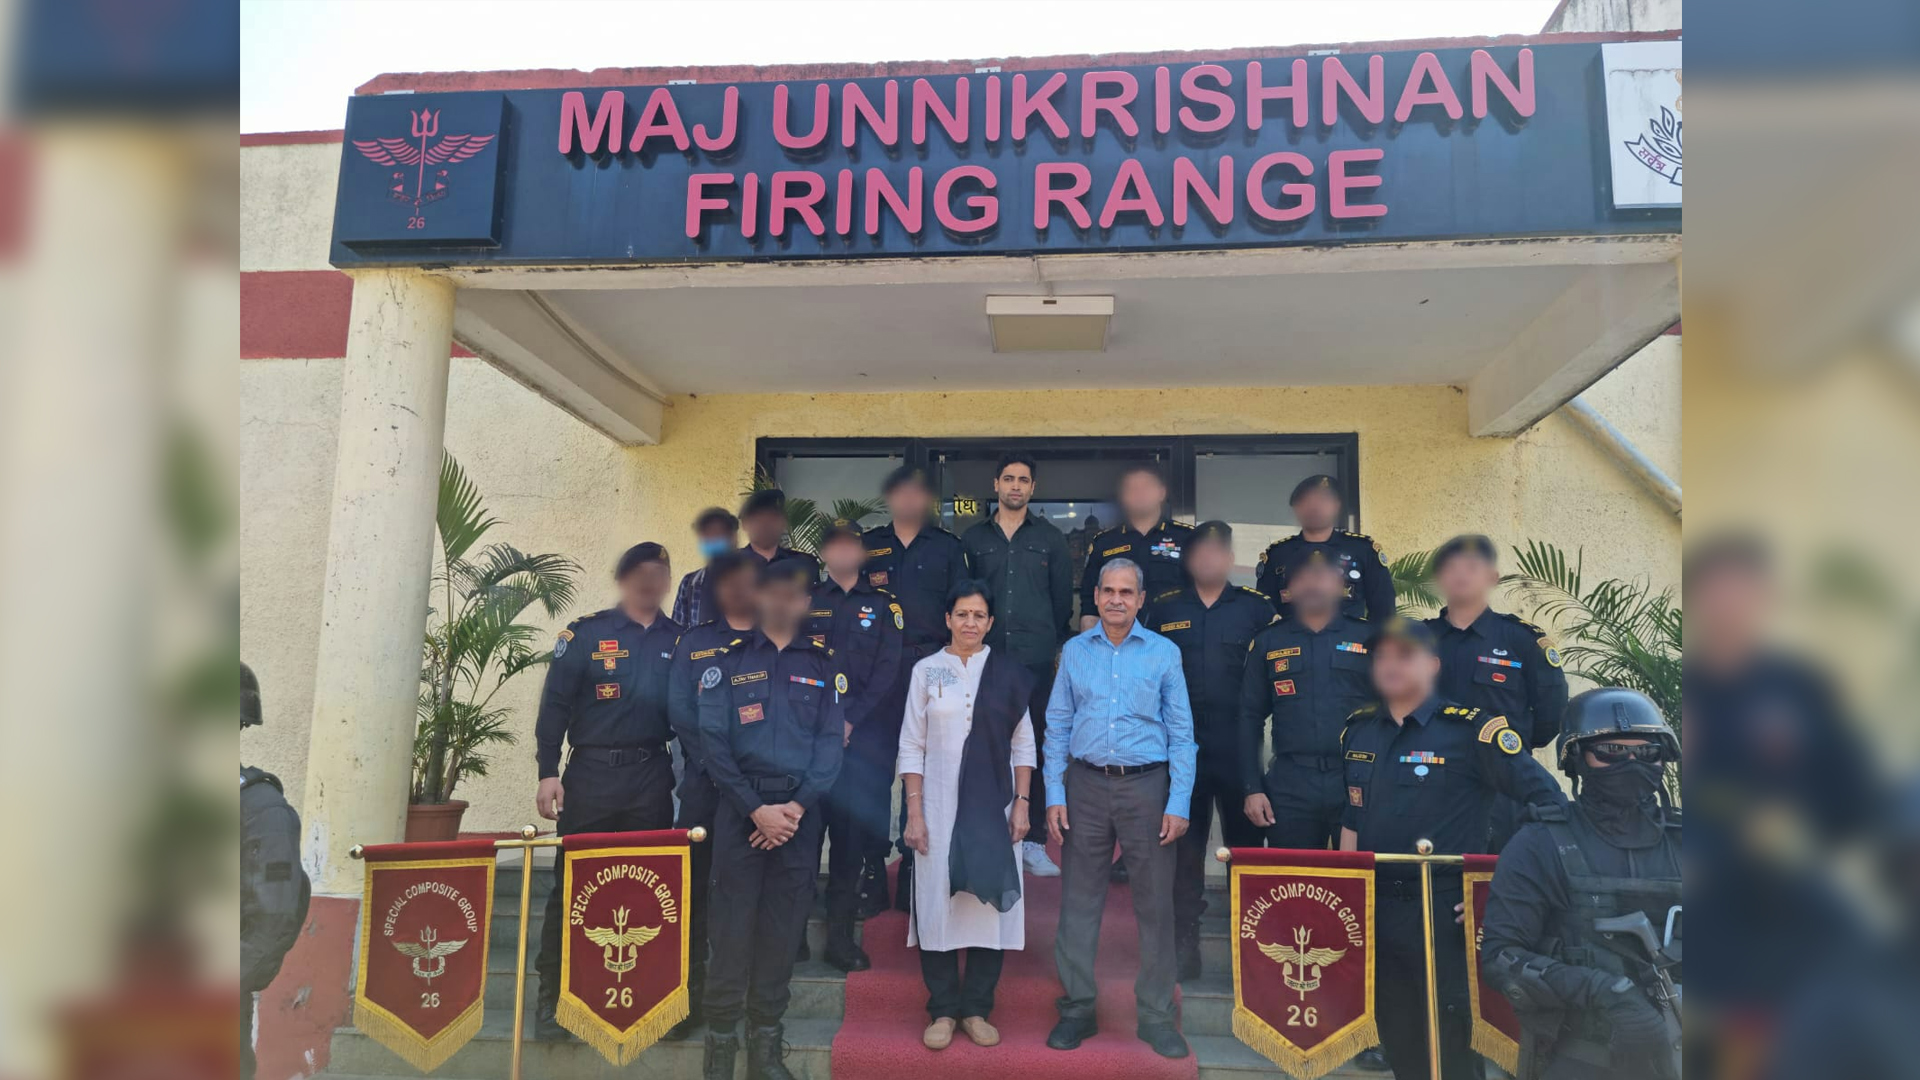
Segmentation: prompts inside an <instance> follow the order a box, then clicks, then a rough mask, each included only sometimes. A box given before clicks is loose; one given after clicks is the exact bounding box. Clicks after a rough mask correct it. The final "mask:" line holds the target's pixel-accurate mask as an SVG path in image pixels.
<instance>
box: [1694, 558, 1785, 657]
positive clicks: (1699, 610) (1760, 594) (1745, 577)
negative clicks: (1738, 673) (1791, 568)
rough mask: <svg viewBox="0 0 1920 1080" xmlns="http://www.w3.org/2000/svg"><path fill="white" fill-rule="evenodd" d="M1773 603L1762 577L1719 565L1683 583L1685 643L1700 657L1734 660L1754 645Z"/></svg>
mask: <svg viewBox="0 0 1920 1080" xmlns="http://www.w3.org/2000/svg"><path fill="white" fill-rule="evenodd" d="M1772 603H1773V589H1772V587H1771V586H1770V584H1769V583H1768V581H1767V579H1766V576H1765V575H1764V574H1763V573H1761V572H1760V571H1758V570H1754V569H1750V568H1748V567H1744V566H1723V567H1720V568H1718V569H1715V570H1713V571H1711V572H1709V573H1707V574H1703V575H1695V576H1694V577H1693V578H1691V579H1689V580H1688V581H1687V583H1686V610H1687V645H1688V646H1689V647H1696V646H1697V647H1698V648H1699V650H1700V653H1701V657H1702V659H1708V660H1717V659H1723V658H1724V659H1726V660H1728V661H1737V660H1739V659H1741V658H1743V657H1745V656H1747V655H1749V654H1750V653H1751V652H1752V651H1753V650H1754V649H1755V648H1757V647H1758V645H1759V642H1760V637H1761V631H1762V629H1763V628H1764V627H1765V625H1766V618H1767V613H1768V611H1769V609H1770V608H1771V606H1772Z"/></svg>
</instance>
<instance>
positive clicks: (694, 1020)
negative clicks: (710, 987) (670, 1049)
mask: <svg viewBox="0 0 1920 1080" xmlns="http://www.w3.org/2000/svg"><path fill="white" fill-rule="evenodd" d="M706 988H707V973H706V972H704V971H702V970H701V969H699V968H694V969H693V970H691V971H689V972H687V1001H688V1002H690V1004H689V1006H688V1008H687V1016H686V1019H684V1020H682V1021H680V1022H679V1023H677V1024H675V1025H673V1026H672V1027H670V1028H668V1029H667V1033H666V1034H665V1035H663V1036H661V1037H662V1038H664V1039H666V1040H668V1041H669V1042H682V1041H684V1040H685V1039H686V1038H687V1036H689V1035H692V1034H693V1029H694V1028H697V1027H699V1026H700V1025H701V1024H704V1023H706V1010H705V1009H703V1008H701V1005H702V1002H703V1000H704V999H705V997H706Z"/></svg>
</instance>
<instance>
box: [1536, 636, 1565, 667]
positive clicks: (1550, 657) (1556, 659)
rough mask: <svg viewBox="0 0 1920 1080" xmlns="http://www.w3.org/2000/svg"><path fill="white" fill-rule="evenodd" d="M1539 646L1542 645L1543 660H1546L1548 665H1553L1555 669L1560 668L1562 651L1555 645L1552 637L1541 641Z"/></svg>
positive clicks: (1541, 654)
mask: <svg viewBox="0 0 1920 1080" xmlns="http://www.w3.org/2000/svg"><path fill="white" fill-rule="evenodd" d="M1538 644H1539V645H1540V656H1541V657H1542V658H1543V659H1545V660H1546V662H1547V663H1549V664H1551V665H1553V666H1554V667H1559V666H1560V650H1559V648H1557V647H1556V646H1555V645H1554V644H1553V639H1552V638H1550V637H1543V638H1541V639H1540V641H1539V643H1538Z"/></svg>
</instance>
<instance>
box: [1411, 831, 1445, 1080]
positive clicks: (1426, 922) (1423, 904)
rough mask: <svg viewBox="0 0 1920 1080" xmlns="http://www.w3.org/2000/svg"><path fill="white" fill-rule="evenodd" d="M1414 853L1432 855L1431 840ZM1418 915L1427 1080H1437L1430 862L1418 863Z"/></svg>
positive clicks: (1437, 1021)
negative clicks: (1424, 953) (1423, 939)
mask: <svg viewBox="0 0 1920 1080" xmlns="http://www.w3.org/2000/svg"><path fill="white" fill-rule="evenodd" d="M1413 850H1415V851H1417V852H1419V853H1420V854H1421V855H1432V854H1433V841H1431V840H1417V841H1415V842H1414V845H1413ZM1420 912H1421V916H1422V917H1421V919H1420V928H1421V930H1422V931H1424V932H1425V936H1426V947H1427V1076H1428V1080H1440V979H1439V974H1438V973H1437V972H1436V971H1435V967H1436V965H1435V962H1434V955H1433V861H1432V860H1430V859H1422V860H1421V862H1420Z"/></svg>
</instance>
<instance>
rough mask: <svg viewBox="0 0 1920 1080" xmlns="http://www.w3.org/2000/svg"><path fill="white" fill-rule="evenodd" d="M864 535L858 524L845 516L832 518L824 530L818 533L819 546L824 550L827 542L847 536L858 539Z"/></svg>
mask: <svg viewBox="0 0 1920 1080" xmlns="http://www.w3.org/2000/svg"><path fill="white" fill-rule="evenodd" d="M865 535H866V534H865V533H863V532H861V531H860V526H859V525H858V524H857V523H855V522H852V521H848V520H847V519H846V518H834V519H833V521H832V523H830V524H829V525H828V526H827V527H826V530H825V531H823V532H822V533H821V534H820V547H821V548H822V549H823V550H824V549H825V548H826V546H827V545H828V544H830V543H832V542H834V541H835V540H840V539H845V538H848V537H851V538H852V539H854V540H860V539H861V538H862V537H864V536H865Z"/></svg>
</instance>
